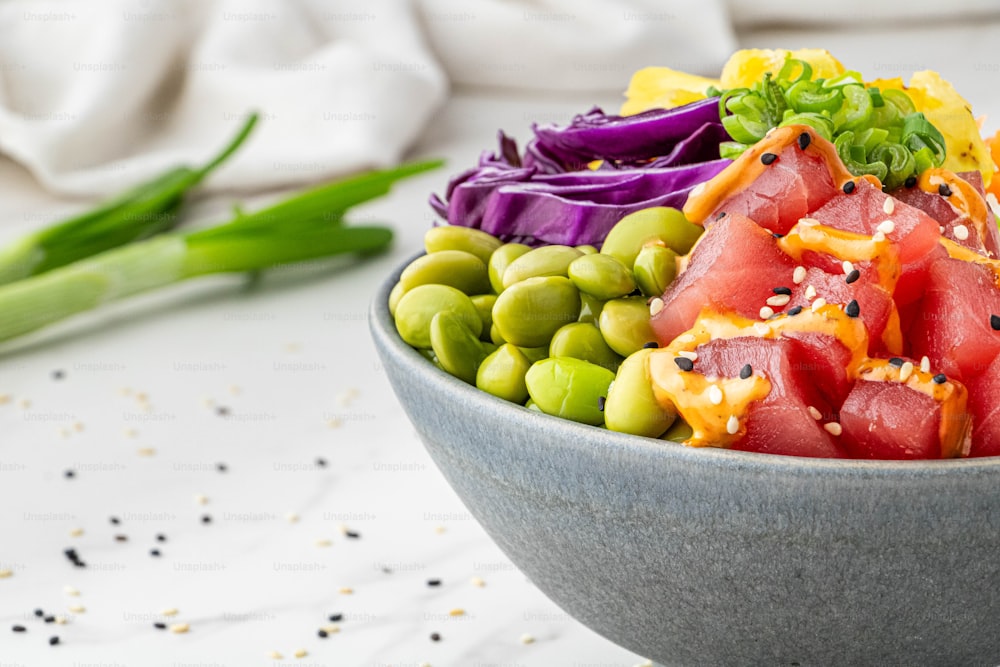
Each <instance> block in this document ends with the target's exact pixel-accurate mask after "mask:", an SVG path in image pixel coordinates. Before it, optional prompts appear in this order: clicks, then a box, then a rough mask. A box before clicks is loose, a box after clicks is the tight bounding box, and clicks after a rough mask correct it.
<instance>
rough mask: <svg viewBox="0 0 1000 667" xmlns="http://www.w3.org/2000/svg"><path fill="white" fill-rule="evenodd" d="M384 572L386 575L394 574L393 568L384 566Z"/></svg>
mask: <svg viewBox="0 0 1000 667" xmlns="http://www.w3.org/2000/svg"><path fill="white" fill-rule="evenodd" d="M382 572H383V573H384V574H392V568H391V567H384V566H383V567H382Z"/></svg>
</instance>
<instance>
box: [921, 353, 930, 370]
mask: <svg viewBox="0 0 1000 667" xmlns="http://www.w3.org/2000/svg"><path fill="white" fill-rule="evenodd" d="M920 372H921V373H930V372H931V360H930V359H928V358H927V357H926V356H924V358H923V359H921V360H920Z"/></svg>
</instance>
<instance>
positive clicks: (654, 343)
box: [642, 340, 660, 350]
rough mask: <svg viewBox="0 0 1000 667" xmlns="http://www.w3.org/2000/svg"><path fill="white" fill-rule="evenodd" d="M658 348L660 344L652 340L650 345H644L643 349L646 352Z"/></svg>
mask: <svg viewBox="0 0 1000 667" xmlns="http://www.w3.org/2000/svg"><path fill="white" fill-rule="evenodd" d="M658 347H660V344H659V343H657V342H656V341H655V340H651V341H649V342H648V343H643V344H642V348H643V349H644V350H655V349H656V348H658Z"/></svg>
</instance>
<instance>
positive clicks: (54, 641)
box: [49, 635, 59, 646]
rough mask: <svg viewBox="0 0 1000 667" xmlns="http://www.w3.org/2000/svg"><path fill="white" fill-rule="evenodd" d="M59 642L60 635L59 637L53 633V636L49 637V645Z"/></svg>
mask: <svg viewBox="0 0 1000 667" xmlns="http://www.w3.org/2000/svg"><path fill="white" fill-rule="evenodd" d="M58 643H59V637H57V636H56V635H52V636H51V637H49V646H55V645H56V644H58Z"/></svg>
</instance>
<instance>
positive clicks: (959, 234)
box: [954, 225, 969, 241]
mask: <svg viewBox="0 0 1000 667" xmlns="http://www.w3.org/2000/svg"><path fill="white" fill-rule="evenodd" d="M954 233H955V238H956V239H958V240H959V241H965V240H966V239H968V238H969V228H968V227H966V226H965V225H955V229H954Z"/></svg>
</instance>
